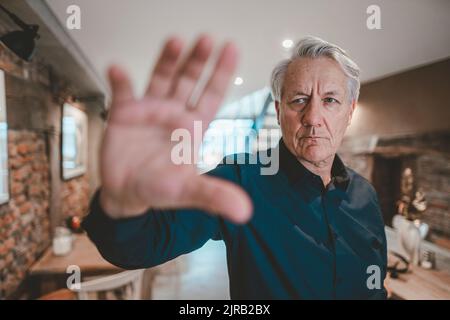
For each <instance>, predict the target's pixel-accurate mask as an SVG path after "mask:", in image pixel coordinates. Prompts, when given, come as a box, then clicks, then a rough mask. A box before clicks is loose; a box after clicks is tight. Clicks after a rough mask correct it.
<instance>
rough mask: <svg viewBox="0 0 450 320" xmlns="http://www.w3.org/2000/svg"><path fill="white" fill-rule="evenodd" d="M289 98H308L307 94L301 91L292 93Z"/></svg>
mask: <svg viewBox="0 0 450 320" xmlns="http://www.w3.org/2000/svg"><path fill="white" fill-rule="evenodd" d="M291 96H308V97H309V94H308V93H305V92H303V91H294V92H293V93H292V94H291Z"/></svg>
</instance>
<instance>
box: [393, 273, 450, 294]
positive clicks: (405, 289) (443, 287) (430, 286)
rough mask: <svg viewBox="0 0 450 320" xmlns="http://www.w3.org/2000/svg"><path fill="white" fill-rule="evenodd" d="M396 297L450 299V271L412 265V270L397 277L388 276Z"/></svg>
mask: <svg viewBox="0 0 450 320" xmlns="http://www.w3.org/2000/svg"><path fill="white" fill-rule="evenodd" d="M385 285H386V287H387V288H388V290H389V291H391V292H392V293H393V295H394V297H395V298H398V299H404V300H450V273H448V272H446V271H444V270H427V269H423V268H421V267H417V266H410V272H408V273H404V274H399V277H398V278H396V279H393V278H389V277H388V278H386V282H385Z"/></svg>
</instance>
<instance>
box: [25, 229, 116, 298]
mask: <svg viewBox="0 0 450 320" xmlns="http://www.w3.org/2000/svg"><path fill="white" fill-rule="evenodd" d="M70 265H77V266H78V267H79V268H80V270H81V281H84V280H86V277H92V276H99V275H107V274H113V273H117V272H121V271H123V269H121V268H119V267H116V266H114V265H112V264H111V263H109V262H108V261H106V260H105V259H103V257H102V256H101V255H100V253H99V252H98V250H97V248H96V246H95V245H94V244H93V243H92V242H91V241H90V240H89V238H88V237H87V235H85V234H77V235H75V236H74V241H73V244H72V250H71V251H70V253H69V254H67V255H65V256H55V255H54V254H53V248H52V246H50V247H49V248H48V249H47V250H46V251H45V252H44V254H43V255H42V257H41V258H40V259H39V260H38V261H37V262H36V263H35V264H34V265H33V266H32V267H31V268H30V270H29V275H30V279H31V283H32V285H31V288H30V292H31V298H38V297H40V296H42V295H44V294H47V293H49V292H52V291H55V290H58V289H61V288H66V280H67V277H68V276H70V275H71V274H73V273H67V267H68V266H70Z"/></svg>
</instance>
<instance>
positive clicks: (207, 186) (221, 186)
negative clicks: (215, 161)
mask: <svg viewBox="0 0 450 320" xmlns="http://www.w3.org/2000/svg"><path fill="white" fill-rule="evenodd" d="M184 197H185V199H184V200H185V201H186V202H187V203H188V205H189V206H193V207H195V208H199V209H202V210H205V211H207V212H208V213H211V214H217V215H220V216H222V217H223V218H225V219H228V220H230V221H231V222H234V223H239V224H242V223H246V222H247V221H248V220H249V219H250V217H251V215H252V211H253V205H252V201H251V199H250V197H249V196H248V194H247V192H245V191H244V190H243V189H242V188H241V187H239V186H238V185H236V184H234V183H232V182H229V181H226V180H223V179H220V178H215V177H210V176H206V175H201V176H196V177H195V178H194V179H191V180H190V181H189V183H188V186H187V188H186V193H185V194H184ZM183 202H184V201H183Z"/></svg>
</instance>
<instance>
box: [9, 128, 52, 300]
mask: <svg viewBox="0 0 450 320" xmlns="http://www.w3.org/2000/svg"><path fill="white" fill-rule="evenodd" d="M45 140H46V139H45V135H44V134H38V133H35V132H32V131H28V130H9V132H8V151H9V169H10V176H9V179H10V192H11V199H10V201H9V202H8V203H7V204H4V205H1V206H0V297H8V296H10V295H12V294H13V293H14V291H15V290H16V288H17V287H18V286H19V285H20V283H21V282H22V280H23V279H24V278H25V277H26V273H27V270H28V269H29V268H30V266H31V265H32V264H33V263H34V261H35V260H36V258H37V257H39V256H40V255H41V254H42V252H43V251H44V250H45V249H46V248H47V247H48V246H49V244H50V220H49V200H50V190H49V170H48V157H47V150H46V143H45Z"/></svg>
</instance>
